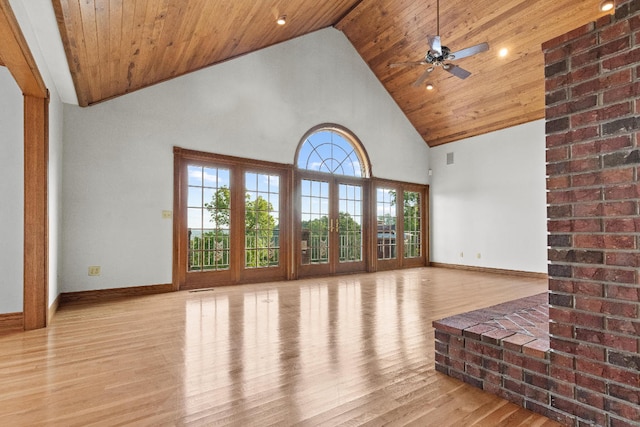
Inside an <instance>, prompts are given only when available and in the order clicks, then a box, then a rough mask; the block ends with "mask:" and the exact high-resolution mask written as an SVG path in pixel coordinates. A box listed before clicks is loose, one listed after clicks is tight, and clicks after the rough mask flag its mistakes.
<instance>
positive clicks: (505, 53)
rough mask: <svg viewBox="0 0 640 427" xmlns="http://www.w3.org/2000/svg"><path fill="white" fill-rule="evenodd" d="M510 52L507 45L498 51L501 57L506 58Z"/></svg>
mask: <svg viewBox="0 0 640 427" xmlns="http://www.w3.org/2000/svg"><path fill="white" fill-rule="evenodd" d="M508 54H509V49H507V48H506V47H503V48H502V49H500V51H499V52H498V55H499V56H500V57H501V58H504V57H505V56H507V55H508Z"/></svg>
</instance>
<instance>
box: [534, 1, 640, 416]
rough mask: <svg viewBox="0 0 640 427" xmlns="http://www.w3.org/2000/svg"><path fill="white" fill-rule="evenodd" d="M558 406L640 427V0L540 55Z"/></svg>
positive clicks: (554, 395)
mask: <svg viewBox="0 0 640 427" xmlns="http://www.w3.org/2000/svg"><path fill="white" fill-rule="evenodd" d="M543 50H544V54H545V63H546V67H545V76H546V115H547V125H546V130H547V174H548V176H549V177H548V180H547V189H548V199H547V201H548V205H549V206H548V216H549V223H548V229H549V233H550V234H549V260H550V265H549V277H550V278H549V289H550V294H549V303H550V309H549V317H550V322H551V323H550V325H549V332H550V346H551V352H550V366H549V370H550V371H549V373H550V375H551V377H552V378H553V379H554V380H553V381H552V382H551V384H550V388H549V391H550V393H551V406H552V407H553V408H555V409H557V410H559V411H561V412H563V413H567V414H573V420H572V423H573V424H575V425H576V426H583V425H598V426H632V425H633V426H638V425H640V353H639V350H640V339H639V337H640V302H639V301H640V275H639V273H638V269H639V267H640V215H639V209H640V184H639V182H638V173H639V165H640V150H639V147H638V139H639V136H640V114H639V113H640V0H618V2H617V7H616V13H615V15H614V16H607V17H604V18H602V19H600V20H599V21H597V22H595V23H592V24H589V25H586V26H584V27H581V28H578V29H576V30H574V31H572V32H570V33H568V34H566V35H563V36H561V37H558V38H556V39H554V40H551V41H549V42H547V43H545V44H544V45H543Z"/></svg>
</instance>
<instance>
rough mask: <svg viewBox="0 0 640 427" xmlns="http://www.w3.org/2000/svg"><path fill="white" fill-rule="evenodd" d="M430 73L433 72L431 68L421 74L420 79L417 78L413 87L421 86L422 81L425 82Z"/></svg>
mask: <svg viewBox="0 0 640 427" xmlns="http://www.w3.org/2000/svg"><path fill="white" fill-rule="evenodd" d="M432 71H433V67H429V68H427V69H426V70H425V72H424V73H422V75H421V76H420V77H418V80H416V81H415V83H414V84H413V86H414V87H418V86H420V85H422V83H424V81H425V80H427V77H429V74H431V72H432Z"/></svg>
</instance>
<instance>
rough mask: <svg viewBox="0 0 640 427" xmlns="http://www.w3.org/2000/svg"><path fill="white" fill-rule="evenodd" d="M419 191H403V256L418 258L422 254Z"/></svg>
mask: <svg viewBox="0 0 640 427" xmlns="http://www.w3.org/2000/svg"><path fill="white" fill-rule="evenodd" d="M420 206H422V205H421V200H420V193H419V192H417V191H405V192H404V206H403V207H404V257H405V258H420V257H421V256H422V242H421V236H422V211H421V209H420Z"/></svg>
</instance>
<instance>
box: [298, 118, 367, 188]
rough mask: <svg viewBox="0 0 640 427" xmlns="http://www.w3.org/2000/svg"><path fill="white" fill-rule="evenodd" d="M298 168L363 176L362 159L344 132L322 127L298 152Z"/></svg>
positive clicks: (308, 138)
mask: <svg viewBox="0 0 640 427" xmlns="http://www.w3.org/2000/svg"><path fill="white" fill-rule="evenodd" d="M297 165H298V168H300V169H305V170H311V171H320V172H325V173H330V174H336V175H345V176H358V177H359V176H362V161H361V160H360V158H359V156H358V154H357V152H356V151H355V149H354V147H353V145H352V143H351V141H349V139H347V137H345V136H344V135H343V134H342V133H340V132H337V131H335V130H332V129H322V130H319V131H317V132H315V133H313V134H311V135H310V136H309V137H307V139H306V140H305V141H304V143H303V144H302V146H301V147H300V151H299V152H298V160H297Z"/></svg>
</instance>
